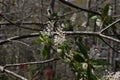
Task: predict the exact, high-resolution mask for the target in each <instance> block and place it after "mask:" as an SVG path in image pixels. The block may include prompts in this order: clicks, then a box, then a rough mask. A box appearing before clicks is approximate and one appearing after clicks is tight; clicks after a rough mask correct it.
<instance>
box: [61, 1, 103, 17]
mask: <svg viewBox="0 0 120 80" xmlns="http://www.w3.org/2000/svg"><path fill="white" fill-rule="evenodd" d="M59 1H60V2H62V3H63V4H66V5H68V6H70V7H72V8H75V9H79V10H81V11H85V12H88V13H93V14H95V15H99V16H101V13H99V12H95V11H91V10H88V9H84V8H81V7H78V6H76V5H73V4H72V3H70V2H67V1H65V0H59Z"/></svg>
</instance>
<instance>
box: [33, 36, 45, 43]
mask: <svg viewBox="0 0 120 80" xmlns="http://www.w3.org/2000/svg"><path fill="white" fill-rule="evenodd" d="M35 41H36V42H37V43H42V42H44V40H43V39H42V38H41V37H39V38H37V39H36V40H35Z"/></svg>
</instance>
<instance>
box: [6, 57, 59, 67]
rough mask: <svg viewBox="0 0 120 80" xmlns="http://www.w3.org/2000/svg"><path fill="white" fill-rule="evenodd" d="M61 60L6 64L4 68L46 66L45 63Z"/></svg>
mask: <svg viewBox="0 0 120 80" xmlns="http://www.w3.org/2000/svg"><path fill="white" fill-rule="evenodd" d="M59 59H60V58H52V59H48V60H45V61H36V62H26V63H16V64H6V65H5V66H4V68H7V67H16V66H20V65H34V64H44V63H48V62H52V61H56V60H59Z"/></svg>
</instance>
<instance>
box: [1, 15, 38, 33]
mask: <svg viewBox="0 0 120 80" xmlns="http://www.w3.org/2000/svg"><path fill="white" fill-rule="evenodd" d="M0 17H2V18H3V19H5V20H6V21H8V22H9V23H10V24H11V25H15V26H17V27H18V28H23V29H27V30H32V31H40V30H39V29H33V28H29V27H23V26H21V25H18V24H14V23H13V22H12V21H10V20H9V19H8V18H6V17H5V16H4V15H3V14H1V13H0Z"/></svg>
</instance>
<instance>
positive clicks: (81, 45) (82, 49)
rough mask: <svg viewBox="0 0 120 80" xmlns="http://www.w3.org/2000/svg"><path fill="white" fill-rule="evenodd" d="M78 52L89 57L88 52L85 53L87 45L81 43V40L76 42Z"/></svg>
mask: <svg viewBox="0 0 120 80" xmlns="http://www.w3.org/2000/svg"><path fill="white" fill-rule="evenodd" d="M77 45H78V47H79V50H80V52H81V53H82V54H83V55H84V57H85V58H87V59H89V56H88V53H87V47H85V46H84V45H83V43H82V42H81V41H79V42H78V43H77Z"/></svg>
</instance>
